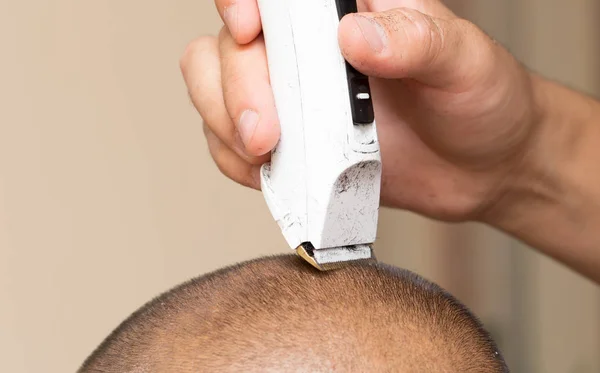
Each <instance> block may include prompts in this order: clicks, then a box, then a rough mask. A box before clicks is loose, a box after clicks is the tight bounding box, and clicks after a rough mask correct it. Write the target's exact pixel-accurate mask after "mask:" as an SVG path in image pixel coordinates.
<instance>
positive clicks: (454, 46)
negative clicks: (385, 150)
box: [339, 8, 495, 88]
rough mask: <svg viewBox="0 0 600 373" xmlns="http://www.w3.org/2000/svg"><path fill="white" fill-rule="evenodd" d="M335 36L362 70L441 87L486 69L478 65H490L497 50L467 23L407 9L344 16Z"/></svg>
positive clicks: (350, 60) (482, 34)
mask: <svg viewBox="0 0 600 373" xmlns="http://www.w3.org/2000/svg"><path fill="white" fill-rule="evenodd" d="M339 36H340V46H341V48H342V51H343V53H344V56H345V57H346V59H347V60H348V61H349V62H350V63H351V64H353V65H354V66H356V68H357V69H359V70H361V71H362V72H364V73H365V74H367V75H371V76H378V77H383V78H396V79H400V78H414V79H416V80H419V81H421V82H422V83H425V84H428V85H431V86H435V87H440V88H443V87H448V86H451V85H453V84H457V83H461V82H463V83H464V82H466V81H473V79H474V78H479V77H480V76H481V75H484V74H488V73H489V71H488V70H482V69H481V68H479V67H480V66H489V65H490V62H491V61H492V60H493V57H494V53H495V52H494V48H493V46H494V45H493V43H492V42H491V40H490V39H489V38H488V37H487V35H485V34H484V33H483V32H481V31H480V30H479V29H478V28H477V27H475V26H474V25H472V24H471V23H469V22H467V21H464V20H460V19H444V18H437V17H432V16H429V15H426V14H424V13H421V12H419V11H417V10H414V9H408V8H398V9H393V10H390V11H387V12H383V13H362V14H360V15H356V14H355V15H350V16H347V17H345V18H344V19H343V20H342V22H341V24H340V35H339Z"/></svg>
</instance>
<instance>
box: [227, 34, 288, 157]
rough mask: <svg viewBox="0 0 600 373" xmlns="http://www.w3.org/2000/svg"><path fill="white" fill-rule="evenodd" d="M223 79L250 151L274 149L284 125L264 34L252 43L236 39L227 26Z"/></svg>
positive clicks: (231, 110)
mask: <svg viewBox="0 0 600 373" xmlns="http://www.w3.org/2000/svg"><path fill="white" fill-rule="evenodd" d="M220 39H221V42H220V53H221V74H222V75H221V82H222V84H223V95H224V99H225V105H226V106H227V111H228V112H229V115H230V116H231V118H232V120H233V122H234V123H235V124H236V126H237V130H238V132H239V134H240V136H241V138H242V142H243V143H244V145H245V148H246V152H247V153H248V154H250V155H254V156H260V155H263V154H266V153H268V152H269V151H271V150H272V149H273V148H274V147H275V145H276V144H277V142H278V141H279V135H280V128H279V119H278V116H277V110H276V108H275V99H274V98H273V90H272V88H271V84H270V82H269V71H268V67H267V57H266V52H265V44H264V41H263V38H262V36H260V37H258V38H257V39H255V40H254V41H252V42H251V43H250V44H248V45H244V46H240V45H238V44H236V43H235V41H234V40H233V38H232V37H231V34H230V33H229V32H227V30H225V31H224V32H222V33H221V36H220Z"/></svg>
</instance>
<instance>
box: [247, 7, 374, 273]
mask: <svg viewBox="0 0 600 373" xmlns="http://www.w3.org/2000/svg"><path fill="white" fill-rule="evenodd" d="M258 5H259V9H260V14H261V19H262V26H263V33H264V38H265V43H266V48H267V58H268V63H269V72H270V79H271V86H272V88H273V92H274V95H275V103H276V107H277V112H278V114H279V119H280V123H281V139H280V141H279V143H278V145H277V147H276V148H275V149H274V150H273V154H272V159H271V162H270V163H269V164H266V165H264V166H263V168H262V170H261V184H262V191H263V194H264V196H265V199H266V201H267V204H268V206H269V209H270V211H271V213H272V215H273V217H274V218H275V220H276V221H277V223H278V224H279V226H280V228H281V231H282V232H283V235H284V237H285V239H286V240H287V242H288V244H289V245H290V247H291V248H292V249H294V250H296V251H297V253H298V254H299V255H300V256H301V257H303V258H304V259H305V260H307V261H308V262H309V263H310V264H312V265H313V266H315V267H316V268H318V269H320V270H329V269H332V268H338V267H340V266H343V265H344V264H346V263H351V262H355V261H358V260H374V254H373V249H372V244H373V242H374V241H375V238H376V234H377V220H378V215H379V195H380V187H381V156H380V152H379V142H378V139H377V132H376V128H375V118H374V112H373V103H372V100H371V91H370V88H369V81H368V78H367V77H366V76H364V75H363V74H361V73H360V72H358V71H357V70H355V69H354V68H353V67H352V66H351V65H350V64H348V63H347V62H346V61H345V60H344V58H343V56H342V54H341V51H340V47H339V44H338V25H339V22H340V20H341V18H342V17H343V16H344V15H346V14H348V13H354V12H356V11H357V6H356V0H349V1H345V0H258Z"/></svg>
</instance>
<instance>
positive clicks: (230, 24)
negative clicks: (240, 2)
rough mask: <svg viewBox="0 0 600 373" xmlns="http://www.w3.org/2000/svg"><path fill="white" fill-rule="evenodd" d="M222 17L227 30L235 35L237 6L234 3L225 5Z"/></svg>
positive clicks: (236, 30)
mask: <svg viewBox="0 0 600 373" xmlns="http://www.w3.org/2000/svg"><path fill="white" fill-rule="evenodd" d="M223 18H224V19H225V24H226V25H227V28H228V29H229V32H231V35H233V36H234V37H235V36H236V34H237V32H238V6H237V4H236V3H233V4H231V5H229V6H226V7H225V10H224V11H223Z"/></svg>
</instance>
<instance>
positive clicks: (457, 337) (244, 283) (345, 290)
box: [82, 256, 507, 372]
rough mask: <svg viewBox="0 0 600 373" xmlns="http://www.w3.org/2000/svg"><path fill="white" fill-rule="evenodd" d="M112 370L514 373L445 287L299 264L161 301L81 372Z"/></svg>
mask: <svg viewBox="0 0 600 373" xmlns="http://www.w3.org/2000/svg"><path fill="white" fill-rule="evenodd" d="M106 356H109V357H110V358H108V359H107V358H105V357H106ZM107 361H109V362H110V364H117V365H118V364H120V365H119V366H118V368H119V369H116V370H104V371H121V372H126V371H179V372H188V371H189V372H192V371H222V372H229V371H231V372H234V371H242V370H243V371H253V369H256V370H257V371H269V369H273V371H281V370H285V371H294V369H299V368H300V367H301V368H302V369H304V370H309V371H336V369H340V370H341V371H382V372H384V371H388V370H390V369H391V371H399V369H400V371H401V370H409V371H423V372H425V371H460V372H469V371H473V372H503V371H507V370H506V368H505V365H504V362H503V360H502V358H501V356H500V354H499V353H498V350H497V348H496V346H495V344H494V343H493V341H492V340H491V338H490V337H489V335H488V333H487V332H486V331H485V330H484V329H483V327H482V326H481V323H480V322H479V321H478V320H477V319H476V318H475V317H474V316H473V315H472V314H471V313H470V312H469V311H468V310H467V309H466V308H465V307H464V306H462V305H461V304H460V303H459V302H458V301H456V300H455V299H454V298H453V297H452V296H450V295H449V294H448V293H446V292H445V291H444V290H443V289H441V288H440V287H438V286H437V285H435V284H432V283H431V282H428V281H426V280H424V279H423V278H421V277H419V276H417V275H415V274H413V273H411V272H409V271H405V270H401V269H398V268H395V267H391V266H387V265H383V264H362V265H354V266H350V267H348V268H345V269H342V270H338V271H333V272H325V273H323V272H318V271H315V270H314V269H313V268H311V267H309V266H308V265H306V264H305V263H304V262H302V261H301V260H300V259H298V258H296V257H293V256H277V257H269V258H262V259H258V260H254V261H250V262H246V263H242V264H239V265H236V266H233V267H228V268H225V269H223V270H220V271H217V272H214V273H211V274H209V275H206V276H202V277H199V278H197V279H194V280H192V281H189V282H187V283H185V284H183V285H181V286H179V287H177V288H175V289H173V290H171V291H169V292H168V293H165V294H163V295H161V296H159V297H158V298H156V299H155V300H153V301H152V302H150V303H148V304H147V305H146V306H144V307H143V308H142V309H140V310H139V311H138V312H136V313H135V314H133V315H132V316H131V317H130V318H129V319H128V320H126V321H125V322H124V323H123V324H122V325H121V326H120V327H119V328H118V329H117V330H115V332H113V334H111V336H109V338H107V340H106V341H105V342H104V343H103V344H102V345H101V346H100V347H99V348H98V349H97V351H96V352H95V353H94V354H93V355H92V357H91V358H90V359H88V361H87V362H86V364H85V365H84V369H83V370H82V371H84V372H86V371H94V370H93V369H92V367H94V366H100V365H101V364H105V366H104V368H105V369H107V368H110V366H109V364H108V363H106V362H107ZM117 365H114V366H115V367H116V366H117ZM143 367H146V370H144V369H143ZM148 367H153V368H152V369H149V370H148ZM133 368H135V369H138V370H135V369H133ZM86 369H87V370H86ZM97 371H100V370H97Z"/></svg>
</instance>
